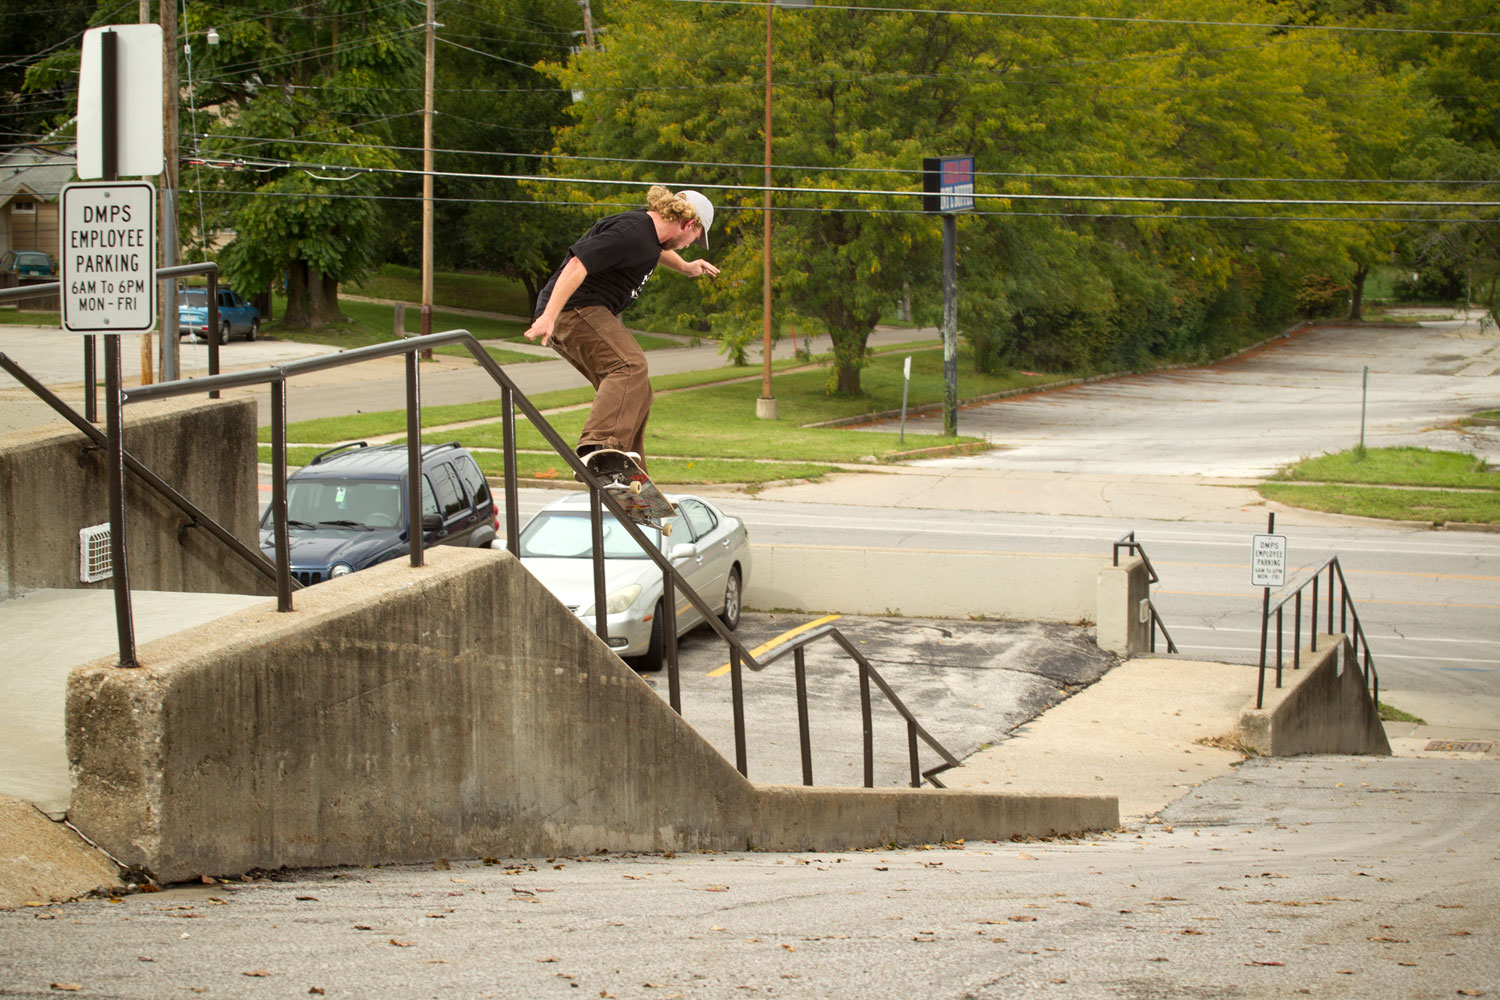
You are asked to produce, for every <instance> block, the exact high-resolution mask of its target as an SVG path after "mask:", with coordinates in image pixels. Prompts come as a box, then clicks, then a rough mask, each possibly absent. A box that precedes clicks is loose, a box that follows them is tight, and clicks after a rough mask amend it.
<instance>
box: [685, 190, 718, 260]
mask: <svg viewBox="0 0 1500 1000" xmlns="http://www.w3.org/2000/svg"><path fill="white" fill-rule="evenodd" d="M677 197H679V198H681V199H682V200H683V201H685V202H687V203H688V204H689V205H692V206H693V210H694V211H695V212H697V213H698V221H699V222H701V223H702V224H703V230H702V232H700V233H699V234H698V238H697V239H696V240H694V241H693V242H694V243H702V244H703V249H705V250H707V249H708V229H709V227H710V226H712V225H713V224H714V203H713V202H711V201H709V200H708V199H707V198H705V197H704V196H703V195H702V194H701V193H700V192H698V191H680V192H678V194H677Z"/></svg>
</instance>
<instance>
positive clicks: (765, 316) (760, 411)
mask: <svg viewBox="0 0 1500 1000" xmlns="http://www.w3.org/2000/svg"><path fill="white" fill-rule="evenodd" d="M775 9H776V4H775V3H773V2H772V0H766V173H765V186H766V193H765V212H764V214H765V245H764V246H763V247H762V248H761V290H760V311H761V348H760V358H761V376H760V398H759V399H757V400H756V401H755V415H756V416H757V417H759V418H760V419H762V420H775V419H776V397H775V396H773V395H771V13H772V11H774V10H775Z"/></svg>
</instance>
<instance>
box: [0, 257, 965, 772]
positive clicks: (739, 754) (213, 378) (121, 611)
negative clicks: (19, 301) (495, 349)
mask: <svg viewBox="0 0 1500 1000" xmlns="http://www.w3.org/2000/svg"><path fill="white" fill-rule="evenodd" d="M166 271H167V269H162V270H160V271H158V274H159V275H162V274H164V273H165V272H166ZM211 339H212V338H211ZM448 344H457V345H461V346H463V347H464V348H465V349H466V350H468V352H469V353H470V354H471V355H473V357H474V359H475V361H476V362H477V363H478V364H479V366H480V367H481V368H483V369H484V370H485V371H486V372H487V373H488V374H489V375H490V377H491V378H492V379H494V381H495V382H496V384H497V385H499V387H500V390H501V409H502V429H503V433H504V456H505V470H504V495H505V507H506V544H507V547H508V548H509V550H510V551H511V552H512V553H516V552H518V551H519V536H520V521H519V515H518V512H517V507H518V490H519V485H518V475H517V453H516V434H515V416H516V410H517V409H520V410H521V412H522V413H523V414H524V415H525V416H526V417H527V418H528V419H529V420H530V421H531V424H532V426H533V427H535V428H536V430H537V431H538V432H539V433H540V434H541V435H542V437H543V438H544V439H545V440H546V441H547V443H548V444H550V445H551V446H552V447H553V449H554V450H555V451H556V452H557V453H558V455H559V456H560V457H561V458H563V459H564V460H565V461H566V462H567V464H568V465H569V466H570V467H571V468H572V469H573V471H574V472H575V473H578V475H579V478H580V479H581V480H582V481H583V482H584V483H585V484H586V485H587V486H588V488H589V493H590V505H589V506H590V518H591V522H592V524H591V527H592V530H593V535H594V539H595V544H594V604H595V607H596V609H598V610H597V611H596V614H597V616H598V617H597V619H596V623H595V632H596V633H597V634H598V636H599V637H600V638H601V639H606V640H607V638H608V634H609V632H608V621H607V615H608V611H607V608H606V602H605V580H604V563H603V545H602V534H603V513H604V511H605V510H606V509H607V510H609V512H610V513H611V514H612V515H613V516H614V517H615V518H616V519H617V520H618V521H619V522H620V524H621V526H622V527H623V528H624V529H625V530H626V531H627V532H628V533H629V534H630V536H631V537H632V538H633V539H634V540H635V541H636V543H637V545H639V546H640V548H641V550H642V551H643V552H645V553H646V555H647V557H648V558H650V559H651V560H652V561H653V562H655V563H656V565H657V567H658V568H659V569H661V571H662V580H663V589H664V594H663V602H662V609H663V615H662V617H663V622H662V625H663V630H664V636H665V638H666V642H665V651H664V652H665V655H666V660H667V668H668V678H669V702H670V704H671V707H672V710H673V711H675V712H677V713H678V715H681V714H682V699H681V684H680V672H679V669H678V662H677V628H676V613H677V600H676V592H677V591H681V593H682V595H683V596H684V597H686V598H687V600H688V601H689V602H690V603H691V604H692V605H693V606H694V607H695V608H696V609H697V610H698V612H699V613H700V615H701V616H702V618H703V621H704V622H705V623H706V624H708V625H709V626H710V627H711V628H712V629H713V630H714V631H715V632H716V633H718V635H719V637H720V638H721V639H723V640H724V642H725V644H726V645H727V646H728V647H729V650H730V663H731V674H732V691H733V700H734V706H733V707H734V725H735V765H736V767H737V769H738V770H739V772H740V773H741V774H742V775H746V776H748V765H747V760H746V750H745V743H746V740H745V716H744V690H743V668H744V667H745V666H748V667H749V668H750V669H752V670H756V671H759V670H762V669H764V664H762V663H760V662H759V661H757V660H756V658H755V657H754V656H753V655H752V654H751V653H750V651H749V650H747V649H746V648H745V646H744V644H743V643H741V642H740V641H739V639H738V638H736V637H735V635H734V634H733V633H732V632H731V631H730V630H729V628H728V627H727V626H726V625H725V624H724V623H723V622H722V621H721V620H720V619H719V618H718V616H717V615H716V614H715V613H714V611H713V609H712V608H710V607H709V605H708V604H707V602H706V601H704V600H703V598H702V597H701V596H699V595H698V593H697V592H696V591H694V590H693V588H692V587H691V586H690V585H689V584H688V583H687V581H686V580H685V579H684V578H683V577H682V576H681V574H679V573H678V571H677V569H676V568H675V567H674V566H673V565H672V562H671V559H670V556H669V555H668V554H667V553H664V552H662V551H661V550H660V549H658V548H657V547H656V546H655V545H653V544H652V543H651V541H650V539H648V538H647V537H646V534H645V532H644V531H642V530H641V528H640V527H639V526H638V525H637V524H635V522H633V521H632V520H631V519H630V518H629V516H628V515H627V514H626V512H625V510H624V508H623V507H622V506H621V505H620V503H619V502H618V501H617V500H616V499H615V497H614V495H613V493H612V491H610V490H607V489H605V488H604V485H603V483H602V482H601V481H600V480H599V479H598V478H597V477H596V476H595V475H594V474H593V472H592V471H591V470H590V469H589V468H588V467H587V466H585V465H584V463H583V461H582V460H581V459H580V458H579V457H578V455H577V454H576V453H575V452H574V450H573V449H572V447H571V446H569V445H568V444H567V443H566V442H565V441H564V440H563V439H562V438H561V437H560V436H559V435H558V433H557V431H556V430H555V429H554V428H553V427H552V425H551V424H550V423H548V421H547V420H546V418H544V417H543V416H542V414H541V411H540V410H538V409H537V408H536V406H535V405H534V404H533V403H532V402H531V401H530V400H529V399H527V398H526V396H525V394H524V393H522V392H521V391H520V390H519V389H518V388H517V387H516V385H515V383H514V382H513V381H512V379H511V378H510V376H509V375H507V374H506V373H505V371H504V370H503V369H502V368H501V367H500V365H499V364H498V363H496V362H495V360H494V359H493V358H492V357H490V355H489V352H488V351H486V350H485V349H484V348H483V347H482V346H481V345H480V343H479V341H478V340H477V339H476V338H475V337H474V336H473V335H472V334H470V333H469V332H468V331H467V330H451V331H447V332H444V333H434V334H428V335H426V336H418V337H411V338H406V339H403V340H400V341H393V342H389V343H385V344H373V345H370V346H368V347H361V348H355V349H352V350H348V351H343V352H339V353H337V354H331V355H321V356H318V357H312V358H305V359H302V360H298V361H290V362H286V363H284V364H280V365H273V366H269V367H265V368H258V369H252V370H248V371H240V372H233V373H228V374H210V375H208V376H207V377H203V378H196V379H180V380H176V381H173V382H159V383H156V384H154V385H147V386H139V387H135V388H132V389H129V390H126V389H123V388H120V389H118V392H119V404H123V403H127V402H129V403H140V402H146V401H150V400H158V399H170V398H175V397H179V396H188V395H196V394H198V393H202V392H208V393H209V395H210V397H211V398H214V397H217V395H218V393H219V391H221V390H223V389H229V388H239V387H245V386H253V385H263V384H269V385H270V389H271V432H272V433H271V451H272V461H271V465H272V500H271V506H272V512H273V522H274V531H273V538H274V540H275V549H276V559H275V579H276V584H277V609H278V610H279V611H290V610H292V596H291V595H292V589H293V586H294V581H293V580H292V578H291V566H290V556H289V548H290V546H289V544H288V541H289V537H288V523H287V520H288V517H287V493H286V478H287V477H286V450H287V413H286V383H287V381H288V380H289V379H290V378H292V377H294V376H296V375H300V374H305V373H308V372H314V371H324V370H327V369H331V368H339V367H343V366H345V365H352V364H358V363H360V362H363V361H370V360H375V359H378V358H385V357H394V356H397V355H402V356H404V358H405V361H406V366H405V367H406V390H407V397H406V410H407V461H408V466H407V473H408V496H407V507H408V510H409V511H411V512H412V515H413V516H411V517H410V518H409V520H408V525H409V528H408V536H409V539H410V555H411V564H412V565H413V566H414V567H417V566H421V565H422V564H423V541H424V539H423V533H422V531H421V527H420V519H419V517H417V516H415V515H416V514H417V512H418V511H420V510H421V505H422V494H421V417H420V382H419V378H418V370H417V358H418V354H419V352H421V351H429V350H431V349H433V348H435V347H439V346H444V345H448ZM0 357H3V356H0ZM44 391H45V390H44ZM60 402H61V401H59V403H60ZM119 404H116V405H119ZM61 405H62V406H63V407H64V409H66V404H61ZM73 419H74V422H75V423H78V421H77V420H76V414H74V415H73ZM84 426H87V425H86V424H85V425H84ZM89 430H90V431H92V430H93V429H92V428H89ZM94 433H97V431H94ZM201 520H203V521H204V522H205V526H207V523H210V522H208V521H207V519H206V518H204V519H201ZM219 531H222V529H219ZM218 533H219V532H215V534H218ZM226 534H227V533H226ZM230 537H231V538H232V536H230ZM235 544H238V543H237V542H236V543H235ZM241 547H243V546H241ZM256 555H257V556H259V555H260V554H259V553H256ZM260 558H261V559H262V560H263V559H264V557H263V556H261V557H260ZM121 585H122V583H121V581H120V580H119V579H118V578H117V579H116V587H117V588H118V587H120V586H121ZM116 614H117V617H118V616H125V617H126V618H128V617H129V616H130V615H131V612H130V610H129V606H128V602H127V603H125V604H123V605H122V604H121V603H120V602H117V605H116ZM120 626H121V630H122V633H123V632H124V631H125V629H126V627H127V626H128V627H129V628H130V630H131V631H132V632H133V623H130V622H127V621H122V622H121V623H120ZM824 634H831V635H832V636H833V638H834V639H835V640H836V641H837V642H838V643H839V644H840V645H841V646H842V647H843V648H844V649H845V650H846V651H847V652H848V653H849V654H850V655H851V656H853V657H854V658H855V659H856V661H857V662H858V663H859V664H860V685H861V701H862V708H863V715H864V720H865V747H866V750H865V753H866V757H865V784H866V786H867V787H870V786H872V785H873V745H872V742H871V741H872V730H871V726H870V692H869V684H870V681H871V680H872V679H873V680H874V682H875V684H876V685H877V686H878V687H879V688H880V690H881V692H882V693H883V694H884V695H885V696H886V699H887V700H888V701H889V702H890V703H891V704H892V705H893V706H894V707H895V708H896V710H897V712H899V713H900V714H901V716H902V717H903V718H904V719H905V720H906V722H907V731H908V744H909V748H910V752H911V755H912V783H913V785H920V783H921V780H922V779H923V778H926V779H927V780H929V781H931V782H932V783H933V784H934V785H936V786H938V787H942V786H941V783H940V782H938V781H937V780H936V778H935V777H934V775H936V774H938V773H939V772H941V771H943V770H946V769H947V768H950V767H954V766H956V765H957V764H958V761H957V759H956V758H954V757H953V755H952V754H950V753H949V752H948V751H947V750H946V749H945V748H943V747H942V745H941V744H939V743H938V742H937V741H936V740H935V739H933V737H932V736H931V734H929V733H928V732H927V731H926V730H925V729H923V728H922V727H921V726H920V725H919V724H918V723H917V721H916V718H915V717H914V716H913V715H912V714H911V711H910V710H909V709H908V708H907V707H906V706H905V704H904V703H902V702H901V700H900V698H898V697H897V696H896V693H895V691H894V690H892V688H891V687H890V685H889V684H887V683H886V681H885V679H884V678H882V677H881V676H880V674H879V672H878V671H876V670H875V668H874V667H873V666H872V665H871V664H870V663H869V662H868V661H867V660H866V659H865V658H864V657H863V656H862V655H861V654H860V653H859V651H858V649H856V648H855V647H854V646H853V645H852V644H851V643H850V642H849V641H848V640H847V639H845V638H844V637H843V635H842V634H841V633H838V632H837V631H836V630H833V631H831V632H830V631H828V630H824V631H821V632H815V633H811V634H809V636H807V637H806V638H805V639H804V640H803V641H802V642H800V643H798V644H797V645H796V646H795V647H788V648H787V649H786V650H784V651H783V652H785V651H791V650H792V649H793V648H795V651H796V656H797V660H798V673H799V713H800V715H801V719H802V729H803V733H804V740H803V742H804V746H806V745H807V739H806V729H807V722H806V679H805V675H804V673H803V663H802V647H803V646H804V645H805V644H806V642H808V641H811V640H812V639H814V638H818V637H821V636H822V635H824ZM122 645H123V644H122ZM777 655H781V654H780V653H778V654H777ZM767 662H770V661H769V660H768V661H767ZM125 665H132V664H125ZM918 738H920V739H922V740H924V741H926V742H927V743H928V745H929V746H931V747H933V748H934V749H935V750H937V752H938V753H939V754H940V755H941V756H942V758H943V761H944V763H943V764H941V765H939V766H937V767H934V768H930V769H928V770H927V771H925V772H924V771H921V770H920V769H919V767H918V763H917V757H916V753H917V749H916V747H917V740H918ZM803 768H804V777H805V778H806V780H807V783H809V784H810V783H811V764H810V761H809V760H807V759H806V758H804V765H803Z"/></svg>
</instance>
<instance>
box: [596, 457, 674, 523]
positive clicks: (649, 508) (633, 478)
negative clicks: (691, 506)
mask: <svg viewBox="0 0 1500 1000" xmlns="http://www.w3.org/2000/svg"><path fill="white" fill-rule="evenodd" d="M584 461H585V463H586V464H587V465H588V467H589V469H590V470H591V471H592V472H593V473H594V475H596V476H598V477H599V478H600V479H601V480H602V481H603V482H604V483H605V485H606V486H609V487H612V489H611V491H610V495H611V496H613V497H614V498H615V502H617V503H618V504H619V505H620V506H621V507H623V508H624V509H625V513H626V514H627V515H628V516H629V517H630V519H631V520H632V521H635V522H636V523H637V524H650V525H660V523H661V522H662V521H663V520H665V519H667V518H669V517H675V516H676V514H677V508H676V507H675V506H674V505H673V504H672V502H671V501H669V500H668V499H667V498H666V497H665V496H663V495H662V492H661V490H659V489H657V488H656V484H655V483H653V482H652V481H651V477H650V476H648V475H646V473H645V472H643V471H641V468H640V466H638V465H636V464H635V462H634V461H632V460H631V458H630V456H629V455H626V454H625V453H624V452H622V451H613V450H610V449H601V450H600V451H595V452H590V453H589V454H588V456H587V457H586V458H585V459H584Z"/></svg>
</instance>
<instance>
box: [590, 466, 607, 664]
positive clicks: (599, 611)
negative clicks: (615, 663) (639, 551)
mask: <svg viewBox="0 0 1500 1000" xmlns="http://www.w3.org/2000/svg"><path fill="white" fill-rule="evenodd" d="M589 527H590V530H591V537H590V544H591V547H592V551H593V553H594V634H595V635H597V636H598V637H599V639H600V640H601V641H602V642H604V643H606V644H607V643H608V642H609V608H608V607H607V606H606V604H605V600H604V599H605V596H606V595H605V592H604V586H605V584H604V508H603V505H602V503H601V501H600V497H599V491H598V490H597V489H596V488H594V487H592V486H590V487H589Z"/></svg>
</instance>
